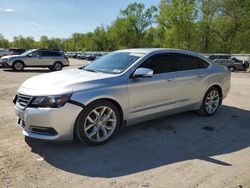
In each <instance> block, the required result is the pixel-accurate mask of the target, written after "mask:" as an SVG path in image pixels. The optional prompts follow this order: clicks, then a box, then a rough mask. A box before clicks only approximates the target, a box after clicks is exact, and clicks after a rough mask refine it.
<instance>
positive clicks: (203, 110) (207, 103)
mask: <svg viewBox="0 0 250 188" xmlns="http://www.w3.org/2000/svg"><path fill="white" fill-rule="evenodd" d="M212 93H213V94H212ZM211 95H213V97H214V99H211ZM215 96H217V97H215ZM221 101H222V96H221V92H220V91H219V89H218V88H217V87H211V88H210V89H209V90H208V91H207V92H206V94H205V96H204V98H203V101H202V105H201V107H200V110H199V111H198V113H199V114H202V115H205V116H211V115H214V114H215V113H216V112H217V110H218V108H219V106H220V104H221ZM210 107H211V108H210ZM209 109H211V110H209Z"/></svg>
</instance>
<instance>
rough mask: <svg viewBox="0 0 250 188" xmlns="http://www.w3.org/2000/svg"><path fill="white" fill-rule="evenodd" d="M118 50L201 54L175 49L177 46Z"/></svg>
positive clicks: (145, 52) (146, 52)
mask: <svg viewBox="0 0 250 188" xmlns="http://www.w3.org/2000/svg"><path fill="white" fill-rule="evenodd" d="M118 51H119V52H132V53H144V54H148V53H151V52H166V53H167V52H171V53H184V54H190V55H196V56H200V54H198V53H196V52H193V51H188V50H182V49H175V48H132V49H124V50H118Z"/></svg>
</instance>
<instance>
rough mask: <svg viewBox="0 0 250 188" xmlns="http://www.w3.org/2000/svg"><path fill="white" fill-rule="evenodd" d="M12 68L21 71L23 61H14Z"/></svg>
mask: <svg viewBox="0 0 250 188" xmlns="http://www.w3.org/2000/svg"><path fill="white" fill-rule="evenodd" d="M12 68H13V70H14V71H22V70H23V69H24V63H23V62H22V61H15V62H14V63H13V65H12Z"/></svg>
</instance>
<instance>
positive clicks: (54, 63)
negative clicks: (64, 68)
mask: <svg viewBox="0 0 250 188" xmlns="http://www.w3.org/2000/svg"><path fill="white" fill-rule="evenodd" d="M55 63H60V64H61V65H63V63H62V62H61V61H55V62H54V64H55ZM54 64H53V65H54Z"/></svg>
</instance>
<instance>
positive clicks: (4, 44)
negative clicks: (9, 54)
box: [0, 34, 10, 48]
mask: <svg viewBox="0 0 250 188" xmlns="http://www.w3.org/2000/svg"><path fill="white" fill-rule="evenodd" d="M9 46H10V44H9V41H8V40H7V39H5V38H4V36H3V35H2V34H0V48H8V47H9Z"/></svg>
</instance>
